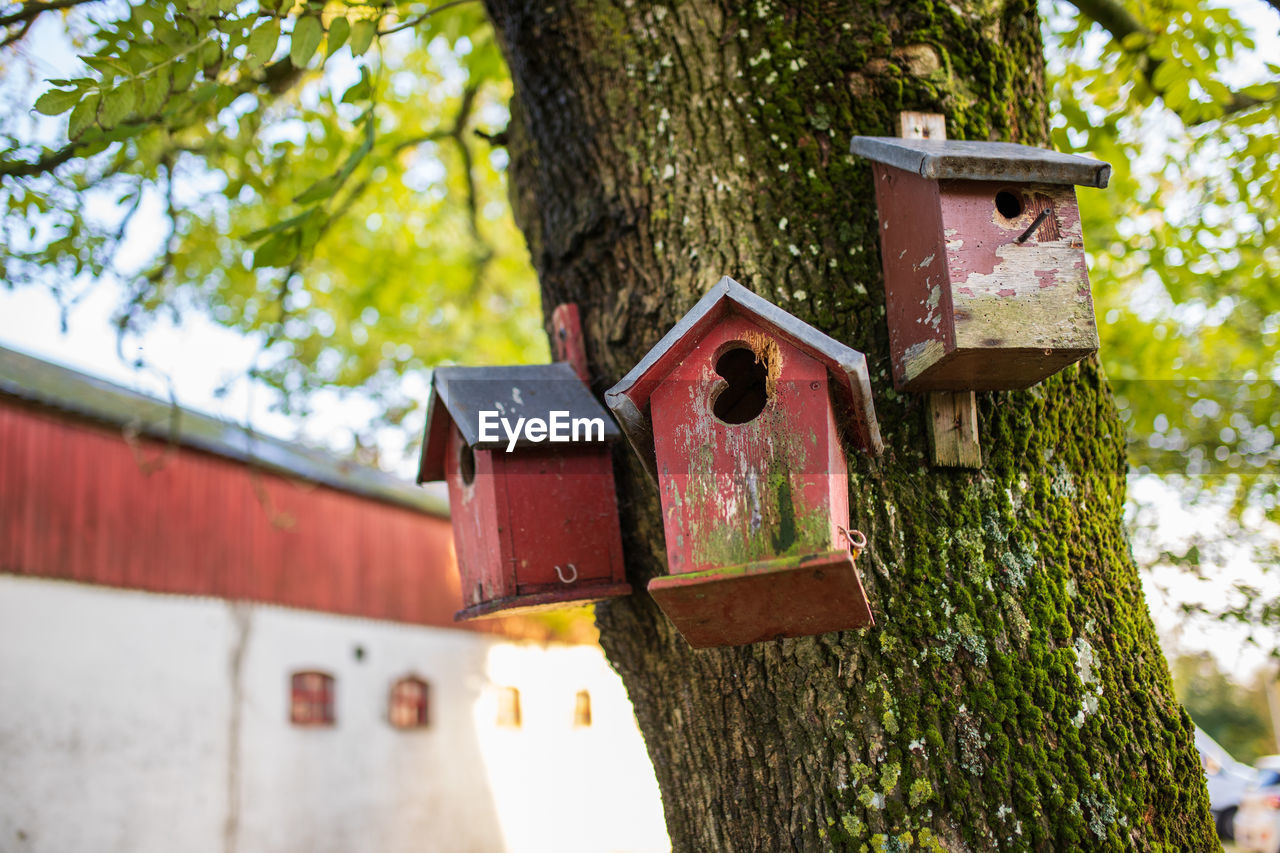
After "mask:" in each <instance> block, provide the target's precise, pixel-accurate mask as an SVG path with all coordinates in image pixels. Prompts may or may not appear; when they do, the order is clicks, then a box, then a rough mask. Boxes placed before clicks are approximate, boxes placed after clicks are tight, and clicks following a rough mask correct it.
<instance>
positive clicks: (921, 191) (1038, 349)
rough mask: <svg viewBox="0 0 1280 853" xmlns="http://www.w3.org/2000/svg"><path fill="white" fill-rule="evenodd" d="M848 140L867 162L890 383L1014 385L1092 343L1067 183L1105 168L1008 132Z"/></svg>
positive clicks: (911, 386) (1092, 182)
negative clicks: (994, 136) (972, 137)
mask: <svg viewBox="0 0 1280 853" xmlns="http://www.w3.org/2000/svg"><path fill="white" fill-rule="evenodd" d="M852 150H853V153H855V154H861V155H862V156H864V157H866V158H868V159H870V160H872V161H873V164H872V174H873V175H874V179H875V187H876V204H877V206H878V207H879V211H880V256H881V261H882V263H883V266H884V282H885V298H886V308H887V311H888V320H889V345H890V355H891V356H892V362H893V378H894V384H895V385H896V386H897V387H898V388H900V389H903V390H907V391H967V390H971V391H998V390H1008V389H1013V388H1025V387H1027V386H1028V385H1033V384H1035V383H1036V382H1039V381H1040V380H1042V379H1044V378H1045V377H1047V376H1050V375H1051V374H1053V373H1056V372H1057V371H1059V370H1061V369H1062V368H1064V367H1066V366H1067V365H1069V364H1072V363H1074V362H1076V361H1079V360H1080V359H1081V358H1083V357H1085V356H1086V355H1089V354H1090V353H1093V352H1095V351H1097V349H1098V332H1097V328H1096V326H1095V325H1094V319H1093V299H1092V297H1091V296H1090V293H1089V274H1088V272H1087V271H1086V270H1085V259H1084V242H1083V239H1082V237H1081V233H1080V211H1079V208H1078V207H1077V206H1076V196H1075V185H1077V184H1079V185H1081V186H1089V187H1105V186H1106V185H1107V179H1108V178H1109V177H1110V174H1111V167H1110V166H1108V165H1107V164H1106V163H1101V162H1098V161H1097V160H1090V159H1088V158H1085V157H1077V156H1074V155H1070V154H1059V153H1057V152H1055V151H1045V150H1042V149H1039V148H1031V147H1029V146H1026V145H1014V144H1011V143H1007V142H957V141H948V140H938V139H897V138H891V137H867V136H856V137H854V139H853V145H852Z"/></svg>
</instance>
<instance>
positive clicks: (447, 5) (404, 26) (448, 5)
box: [378, 0, 475, 36]
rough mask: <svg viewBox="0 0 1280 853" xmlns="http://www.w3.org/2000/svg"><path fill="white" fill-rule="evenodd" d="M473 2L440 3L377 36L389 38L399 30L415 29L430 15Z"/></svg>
mask: <svg viewBox="0 0 1280 853" xmlns="http://www.w3.org/2000/svg"><path fill="white" fill-rule="evenodd" d="M474 2H475V0H452V2H449V3H441V4H440V5H439V6H433V7H431V8H430V9H428V10H427V11H425V12H423V13H422V14H421V15H419V16H418V17H416V18H410V19H409V20H407V21H405V22H404V23H401V24H396V25H395V26H394V27H391V28H390V29H386V30H378V35H380V36H389V35H391V34H392V33H398V32H400V31H401V30H407V29H409V28H410V27H416V26H417V25H418V24H421V23H422V22H423V21H425V20H426V19H427V18H430V17H431V16H432V15H434V14H436V13H437V12H443V11H444V10H445V9H452V8H453V7H454V6H461V5H462V4H463V3H474Z"/></svg>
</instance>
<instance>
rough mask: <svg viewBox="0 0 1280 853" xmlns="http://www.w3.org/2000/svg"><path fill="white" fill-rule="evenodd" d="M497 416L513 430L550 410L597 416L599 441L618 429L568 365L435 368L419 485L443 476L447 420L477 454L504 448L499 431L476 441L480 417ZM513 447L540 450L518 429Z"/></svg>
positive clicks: (504, 440) (612, 436)
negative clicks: (601, 424) (600, 427)
mask: <svg viewBox="0 0 1280 853" xmlns="http://www.w3.org/2000/svg"><path fill="white" fill-rule="evenodd" d="M486 411H488V412H496V413H498V417H501V418H506V419H507V420H508V422H509V423H510V424H511V425H512V427H513V428H514V425H515V424H516V422H517V419H519V418H542V419H543V420H549V419H550V416H551V413H552V412H566V413H567V414H566V417H567V418H570V419H572V418H599V419H600V420H601V421H603V422H604V440H605V441H606V442H609V441H616V440H618V439H619V438H621V437H622V433H621V432H620V431H619V430H618V425H617V424H616V423H614V421H613V418H611V417H610V416H609V413H608V412H606V411H605V408H604V406H602V405H600V403H599V401H598V400H596V398H595V397H593V396H591V390H590V389H589V388H587V386H586V385H585V384H584V383H583V382H582V380H581V379H579V378H578V375H577V374H576V373H574V372H573V367H572V366H570V365H569V364H568V363H567V362H556V363H554V364H522V365H511V366H505V367H438V368H436V370H435V371H434V372H433V374H432V377H431V403H430V405H429V406H428V408H427V427H426V437H425V438H424V439H423V442H422V467H421V469H420V470H419V472H418V482H420V483H424V482H429V481H432V480H439V479H443V477H444V450H445V440H446V438H447V430H446V429H444V426H447V424H446V422H447V421H449V420H452V421H453V423H455V424H457V425H458V430H459V431H460V432H461V433H462V438H463V440H464V441H466V443H467V444H468V445H470V446H471V447H474V448H477V449H480V450H494V449H497V448H506V447H507V446H508V443H509V439H508V437H507V436H506V434H505V432H504V430H503V429H502V428H501V427H497V428H496V435H497V436H498V438H497V439H496V440H493V439H490V440H481V438H480V413H481V412H486ZM515 446H516V447H540V446H542V442H532V441H529V440H528V438H527V437H526V436H525V434H524V432H523V431H521V433H520V435H519V437H518V438H517V440H516V444H515Z"/></svg>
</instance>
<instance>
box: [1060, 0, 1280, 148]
mask: <svg viewBox="0 0 1280 853" xmlns="http://www.w3.org/2000/svg"><path fill="white" fill-rule="evenodd" d="M1068 2H1069V3H1071V5H1073V6H1075V7H1076V8H1077V9H1078V10H1080V12H1081V13H1083V14H1084V15H1085V16H1086V17H1088V18H1090V19H1092V20H1093V21H1094V23H1096V24H1098V25H1099V26H1100V27H1102V28H1103V29H1104V30H1106V31H1107V32H1108V33H1110V34H1111V37H1112V38H1114V39H1115V40H1116V42H1117V43H1119V44H1120V45H1121V49H1122V50H1124V51H1125V52H1126V53H1131V54H1136V55H1137V57H1138V69H1139V70H1140V71H1141V72H1142V77H1143V79H1144V80H1146V83H1147V85H1148V86H1149V87H1150V88H1151V91H1153V92H1155V93H1156V94H1157V95H1159V96H1160V97H1161V98H1163V97H1164V90H1163V89H1161V88H1158V87H1157V86H1156V85H1155V76H1156V71H1157V70H1158V69H1159V68H1160V66H1162V65H1164V63H1165V62H1166V61H1167V60H1159V61H1156V60H1155V59H1153V58H1152V57H1151V55H1150V54H1149V53H1147V52H1146V50H1145V46H1144V48H1143V49H1139V50H1131V49H1129V48H1125V47H1124V46H1123V45H1124V42H1125V39H1127V38H1128V37H1129V36H1132V35H1134V34H1137V33H1141V34H1143V35H1145V36H1146V39H1145V43H1146V44H1147V45H1149V44H1150V43H1151V42H1153V41H1155V34H1154V33H1152V32H1151V31H1150V30H1148V29H1147V28H1146V27H1144V26H1143V25H1142V22H1141V21H1139V20H1138V19H1137V18H1135V17H1134V16H1133V15H1132V14H1130V12H1129V10H1128V9H1126V8H1125V7H1124V6H1123V5H1121V4H1120V2H1119V0H1068ZM1266 2H1268V3H1270V4H1271V5H1272V6H1274V7H1276V8H1277V9H1280V0H1266ZM1276 100H1280V85H1277V86H1276V93H1275V94H1273V95H1272V96H1271V97H1269V98H1255V97H1253V96H1252V95H1246V94H1243V93H1242V92H1232V93H1231V100H1229V101H1228V102H1227V103H1225V104H1222V105H1221V108H1222V114H1221V115H1220V116H1211V117H1206V118H1190V117H1183V120H1184V121H1186V122H1187V123H1188V124H1191V125H1196V124H1203V123H1204V122H1206V121H1210V120H1212V119H1213V118H1226V117H1227V116H1230V115H1234V114H1236V113H1239V112H1244V111H1245V110H1250V109H1253V108H1254V107H1260V106H1262V105H1264V104H1270V103H1274V102H1275V101H1276Z"/></svg>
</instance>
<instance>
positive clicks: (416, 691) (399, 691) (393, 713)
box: [387, 675, 429, 729]
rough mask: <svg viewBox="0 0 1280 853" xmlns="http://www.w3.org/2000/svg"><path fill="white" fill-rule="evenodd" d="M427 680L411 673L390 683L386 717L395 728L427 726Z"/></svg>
mask: <svg viewBox="0 0 1280 853" xmlns="http://www.w3.org/2000/svg"><path fill="white" fill-rule="evenodd" d="M428 690H429V688H428V686H427V682H425V681H423V680H422V679H421V678H415V677H413V676H412V675H410V676H408V677H406V678H402V679H400V680H399V681H397V682H396V683H395V684H393V685H391V698H390V700H389V703H388V707H387V719H389V720H390V721H391V725H393V726H395V727H396V728H397V729H425V728H426V727H427V697H428Z"/></svg>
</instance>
